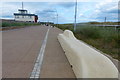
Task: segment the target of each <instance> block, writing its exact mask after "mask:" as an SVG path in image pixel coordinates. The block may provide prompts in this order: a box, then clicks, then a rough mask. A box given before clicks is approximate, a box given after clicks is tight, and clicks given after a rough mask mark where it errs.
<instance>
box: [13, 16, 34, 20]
mask: <svg viewBox="0 0 120 80" xmlns="http://www.w3.org/2000/svg"><path fill="white" fill-rule="evenodd" d="M14 19H15V20H16V21H31V22H34V21H35V16H31V17H30V16H24V18H23V16H21V15H19V16H18V15H17V16H14Z"/></svg>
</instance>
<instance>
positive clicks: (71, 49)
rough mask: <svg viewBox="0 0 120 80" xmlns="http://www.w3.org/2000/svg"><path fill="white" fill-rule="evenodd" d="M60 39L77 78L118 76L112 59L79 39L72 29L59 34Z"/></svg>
mask: <svg viewBox="0 0 120 80" xmlns="http://www.w3.org/2000/svg"><path fill="white" fill-rule="evenodd" d="M58 40H59V42H60V44H61V46H62V48H63V50H64V51H65V55H66V56H67V58H68V61H69V63H70V64H71V65H72V69H73V71H74V73H75V75H76V77H77V78H118V70H117V68H116V67H115V65H114V64H113V63H112V61H111V60H110V59H109V58H107V57H106V56H104V55H103V54H101V53H100V52H98V51H96V50H95V49H93V48H92V47H90V46H88V45H86V44H85V43H83V42H82V41H80V40H77V39H76V38H75V37H74V35H73V33H72V31H69V30H65V31H64V33H63V34H59V35H58Z"/></svg>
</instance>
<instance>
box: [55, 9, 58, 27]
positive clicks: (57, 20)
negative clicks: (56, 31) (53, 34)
mask: <svg viewBox="0 0 120 80" xmlns="http://www.w3.org/2000/svg"><path fill="white" fill-rule="evenodd" d="M55 10H56V11H55V12H56V16H57V26H58V12H57V9H55Z"/></svg>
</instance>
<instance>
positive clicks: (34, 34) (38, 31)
mask: <svg viewBox="0 0 120 80" xmlns="http://www.w3.org/2000/svg"><path fill="white" fill-rule="evenodd" d="M47 30H48V26H32V27H26V28H21V29H17V30H9V31H4V32H2V43H3V45H2V50H3V51H2V77H3V78H29V77H30V75H31V72H32V70H33V68H34V66H35V62H36V60H37V57H38V55H39V52H40V49H41V46H42V43H43V40H44V38H45V35H46V33H47ZM61 32H63V31H61V30H60V29H58V28H50V31H49V34H48V39H47V44H46V48H45V53H44V57H43V64H42V66H41V67H42V68H41V72H40V78H75V75H74V73H73V71H72V69H71V67H70V64H69V62H68V60H67V58H66V56H65V54H64V52H63V50H62V48H61V46H60V44H59V42H58V40H57V35H58V34H59V33H61Z"/></svg>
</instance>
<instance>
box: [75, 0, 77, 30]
mask: <svg viewBox="0 0 120 80" xmlns="http://www.w3.org/2000/svg"><path fill="white" fill-rule="evenodd" d="M76 17H77V0H76V2H75V22H74V32H75V31H76Z"/></svg>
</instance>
